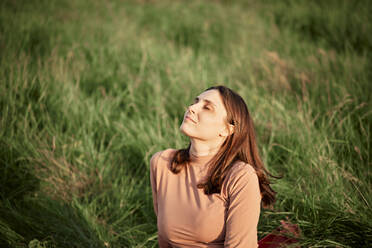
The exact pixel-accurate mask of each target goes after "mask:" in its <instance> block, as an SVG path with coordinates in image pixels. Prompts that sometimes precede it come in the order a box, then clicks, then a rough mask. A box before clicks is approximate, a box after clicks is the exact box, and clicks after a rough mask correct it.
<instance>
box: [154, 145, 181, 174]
mask: <svg viewBox="0 0 372 248" xmlns="http://www.w3.org/2000/svg"><path fill="white" fill-rule="evenodd" d="M176 151H177V150H176V149H172V148H168V149H166V150H162V151H158V152H156V153H154V154H153V155H152V157H151V159H150V167H151V169H155V168H156V167H157V166H158V164H159V163H164V162H166V163H167V162H168V163H169V162H171V160H172V158H173V155H174V153H175V152H176Z"/></svg>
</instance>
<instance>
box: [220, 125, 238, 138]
mask: <svg viewBox="0 0 372 248" xmlns="http://www.w3.org/2000/svg"><path fill="white" fill-rule="evenodd" d="M234 128H235V126H234V125H232V124H227V126H226V127H225V128H224V129H223V130H222V131H221V133H220V134H219V136H220V137H227V136H229V135H231V134H233V133H234Z"/></svg>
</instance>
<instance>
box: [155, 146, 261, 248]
mask: <svg viewBox="0 0 372 248" xmlns="http://www.w3.org/2000/svg"><path fill="white" fill-rule="evenodd" d="M175 151H176V150H174V149H167V150H164V151H161V152H158V153H156V154H154V155H153V156H152V158H151V161H150V180H151V187H152V196H153V202H154V210H155V214H156V215H157V225H158V242H159V247H161V248H163V247H234V248H237V247H241V248H243V247H244V248H249V247H257V224H258V219H259V215H260V203H261V195H260V189H259V183H258V178H257V175H256V173H255V170H254V169H253V167H252V166H250V165H249V164H246V163H243V162H236V164H234V166H233V167H232V169H231V171H230V172H229V173H228V175H227V177H226V179H225V181H224V182H223V184H222V188H221V193H220V194H212V195H206V194H204V192H203V189H199V188H197V184H198V183H200V182H202V181H204V180H205V179H206V177H207V170H208V169H207V165H206V164H207V162H208V161H210V159H211V158H212V157H213V155H210V156H203V157H195V156H192V155H191V156H190V158H191V162H190V163H189V164H188V165H187V166H186V168H185V169H183V170H182V171H181V172H180V173H178V174H173V173H172V172H171V171H170V163H171V159H172V157H173V154H174V152H175Z"/></svg>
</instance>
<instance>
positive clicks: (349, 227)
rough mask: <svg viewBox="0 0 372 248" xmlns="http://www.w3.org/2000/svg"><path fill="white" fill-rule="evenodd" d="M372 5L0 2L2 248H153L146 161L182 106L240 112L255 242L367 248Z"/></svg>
mask: <svg viewBox="0 0 372 248" xmlns="http://www.w3.org/2000/svg"><path fill="white" fill-rule="evenodd" d="M371 12H372V3H371V2H370V1H368V0H360V1H348V0H339V1H333V0H329V1H311V2H310V1H295V0H286V1H272V0H263V1H253V0H247V1H227V0H225V1H222V0H220V1H217V0H215V1H196V0H191V1H145V0H142V1H120V0H110V1H109V0H107V1H96V0H94V1H83V0H76V1H67V0H59V1H56V0H52V1H47V0H18V1H14V0H3V1H1V2H0V247H156V246H157V240H156V231H157V230H156V218H155V215H154V213H153V209H152V199H151V189H150V182H149V171H148V168H149V159H150V157H151V155H152V154H153V153H154V152H156V151H159V150H161V149H164V148H168V147H173V148H181V147H183V146H185V144H186V142H187V139H186V138H185V137H183V136H182V135H181V134H180V132H179V130H178V128H179V125H180V122H181V120H182V116H183V112H184V110H185V107H186V106H187V104H188V103H189V102H190V101H191V100H192V99H193V98H194V97H195V96H196V95H197V94H199V93H200V92H201V91H202V90H204V89H206V88H207V87H209V86H212V85H216V84H224V85H226V86H228V87H231V88H232V89H234V90H235V91H237V92H238V93H239V94H241V95H242V96H243V97H244V99H245V100H246V102H247V104H248V107H249V109H250V111H251V113H252V115H253V117H254V120H255V125H256V129H257V133H258V135H257V136H258V138H259V143H260V148H261V154H262V156H263V159H264V161H265V164H266V166H267V167H268V168H269V170H270V171H272V172H273V173H274V174H283V175H284V178H283V179H281V180H278V181H277V182H276V183H275V185H274V188H275V189H276V190H277V191H278V201H277V204H276V206H275V209H274V210H264V211H262V215H261V218H260V223H259V233H258V234H259V237H260V238H261V237H263V236H264V235H266V234H267V233H269V232H270V231H272V230H273V229H275V228H276V227H277V226H278V225H279V221H280V220H281V219H285V218H286V217H288V218H289V219H290V220H291V221H292V222H293V223H297V224H299V226H300V228H301V230H302V235H301V239H300V241H301V245H302V246H303V247H368V245H370V244H371V243H372V224H371V221H370V220H371V219H372V211H371V206H372V194H371V188H372V180H371V179H372V175H371V165H372V163H371V150H372V148H371V140H372V138H371V131H372V127H371V123H372V116H371V115H372V111H371V95H372V94H371V92H372V83H371V82H372V66H371V65H372V54H371V51H372V32H371V31H372V20H371V19H372V17H371V15H370V13H371Z"/></svg>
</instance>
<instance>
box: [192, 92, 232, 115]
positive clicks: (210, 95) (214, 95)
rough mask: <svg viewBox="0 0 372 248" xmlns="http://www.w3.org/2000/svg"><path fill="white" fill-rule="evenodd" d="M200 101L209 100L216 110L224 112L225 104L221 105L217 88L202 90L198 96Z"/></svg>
mask: <svg viewBox="0 0 372 248" xmlns="http://www.w3.org/2000/svg"><path fill="white" fill-rule="evenodd" d="M198 98H199V100H200V101H203V100H205V101H210V102H212V103H213V104H214V105H215V106H216V108H217V109H218V110H221V111H223V112H225V113H226V110H225V106H224V105H223V102H222V98H221V95H220V93H219V92H218V90H215V89H213V90H207V91H204V92H202V93H201V94H200V95H199V96H198Z"/></svg>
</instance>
